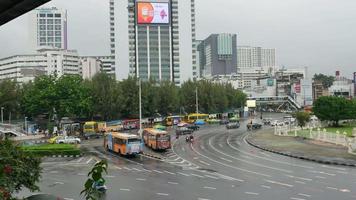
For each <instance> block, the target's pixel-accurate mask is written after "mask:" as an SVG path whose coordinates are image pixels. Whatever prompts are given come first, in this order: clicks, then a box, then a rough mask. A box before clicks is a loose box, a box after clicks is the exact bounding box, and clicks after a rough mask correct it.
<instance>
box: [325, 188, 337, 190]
mask: <svg viewBox="0 0 356 200" xmlns="http://www.w3.org/2000/svg"><path fill="white" fill-rule="evenodd" d="M326 188H327V189H329V190H339V189H337V188H335V187H326Z"/></svg>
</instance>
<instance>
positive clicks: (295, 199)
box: [290, 197, 306, 200]
mask: <svg viewBox="0 0 356 200" xmlns="http://www.w3.org/2000/svg"><path fill="white" fill-rule="evenodd" d="M290 199H292V200H306V199H302V198H296V197H291V198H290Z"/></svg>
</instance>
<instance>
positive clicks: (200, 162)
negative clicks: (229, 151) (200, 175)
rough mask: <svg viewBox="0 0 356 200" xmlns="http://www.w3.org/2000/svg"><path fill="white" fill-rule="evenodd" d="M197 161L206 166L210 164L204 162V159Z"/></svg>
mask: <svg viewBox="0 0 356 200" xmlns="http://www.w3.org/2000/svg"><path fill="white" fill-rule="evenodd" d="M199 162H200V163H203V164H204V165H208V166H210V164H209V163H207V162H204V161H202V160H199Z"/></svg>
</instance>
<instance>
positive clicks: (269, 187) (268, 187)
mask: <svg viewBox="0 0 356 200" xmlns="http://www.w3.org/2000/svg"><path fill="white" fill-rule="evenodd" d="M261 187H263V188H266V189H271V186H268V185H261Z"/></svg>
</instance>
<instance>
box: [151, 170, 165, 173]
mask: <svg viewBox="0 0 356 200" xmlns="http://www.w3.org/2000/svg"><path fill="white" fill-rule="evenodd" d="M152 171H154V172H157V173H159V174H163V172H161V171H158V170H156V169H154V170H152Z"/></svg>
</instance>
